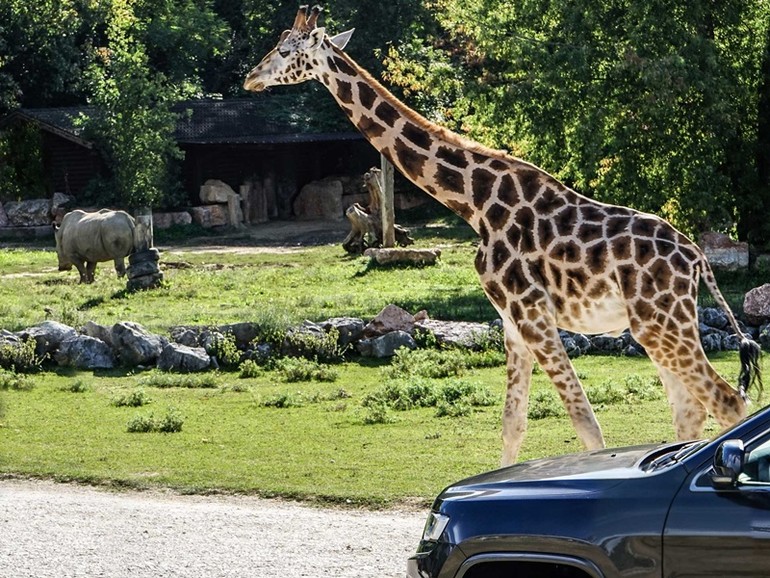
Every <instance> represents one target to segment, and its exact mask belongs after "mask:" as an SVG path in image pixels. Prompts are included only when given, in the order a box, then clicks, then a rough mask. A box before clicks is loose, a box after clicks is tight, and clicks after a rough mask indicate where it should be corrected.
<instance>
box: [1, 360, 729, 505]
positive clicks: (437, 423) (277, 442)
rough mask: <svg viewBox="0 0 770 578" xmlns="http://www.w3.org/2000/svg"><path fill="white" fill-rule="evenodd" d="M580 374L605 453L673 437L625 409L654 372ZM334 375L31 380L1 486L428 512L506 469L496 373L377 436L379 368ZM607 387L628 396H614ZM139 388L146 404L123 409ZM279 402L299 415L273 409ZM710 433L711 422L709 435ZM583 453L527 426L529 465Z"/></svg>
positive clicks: (16, 416) (13, 426)
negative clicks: (371, 415) (478, 393)
mask: <svg viewBox="0 0 770 578" xmlns="http://www.w3.org/2000/svg"><path fill="white" fill-rule="evenodd" d="M715 364H716V366H717V368H718V370H720V371H721V372H722V373H723V374H724V375H727V376H732V375H733V374H734V373H735V372H736V370H737V364H738V361H737V356H736V355H735V354H722V355H720V356H718V357H717V358H715ZM576 366H577V369H578V371H579V372H580V374H581V376H582V377H583V381H584V383H585V385H586V388H587V389H591V388H594V387H597V386H600V387H601V388H604V395H605V399H609V400H610V401H608V402H607V403H599V404H596V409H597V415H598V418H599V420H600V422H601V424H602V427H603V429H604V433H605V437H606V440H607V443H608V444H609V445H628V444H639V443H648V442H659V441H664V440H672V439H673V428H672V426H671V416H670V412H669V410H668V406H667V402H666V400H665V399H664V398H663V396H657V397H656V396H654V395H643V396H640V397H639V398H631V399H627V394H628V390H629V385H628V384H629V383H631V385H632V386H633V384H634V383H642V382H650V381H651V380H652V378H653V377H654V372H653V369H652V366H651V364H650V363H649V361H647V360H646V359H630V358H621V357H613V358H607V357H584V358H580V359H578V360H576ZM336 369H337V372H338V378H337V380H336V381H335V382H333V383H327V382H317V381H313V382H303V383H287V382H286V381H285V380H284V379H283V378H282V377H281V375H280V374H279V373H277V372H274V371H265V372H263V373H262V374H261V375H260V376H258V377H256V378H241V377H240V376H239V374H238V373H237V372H233V373H215V374H212V375H213V376H214V378H215V380H216V383H214V384H212V383H210V382H209V381H207V382H206V386H205V387H197V388H195V387H191V386H190V385H189V383H187V382H179V384H178V386H176V387H169V386H168V383H166V382H161V381H156V382H155V383H157V384H158V385H157V386H154V385H153V382H154V380H153V379H147V376H148V375H152V373H154V372H151V373H150V374H147V373H145V374H137V375H132V374H127V375H126V374H122V373H120V372H108V373H106V374H100V375H93V374H91V373H88V372H60V373H55V372H43V373H39V374H34V375H31V376H28V378H29V379H30V380H32V382H33V384H34V387H32V388H26V389H19V390H17V389H7V390H5V391H2V392H0V396H2V397H1V398H0V407H4V415H2V416H0V443H2V448H3V451H2V452H0V474H14V475H29V476H43V477H52V478H56V479H62V480H78V481H84V482H90V483H109V484H114V485H118V486H130V487H146V486H158V485H160V486H168V487H173V488H177V489H179V490H181V491H188V492H210V491H226V492H246V493H255V494H260V495H265V496H286V497H295V498H301V499H305V500H321V501H330V502H339V503H346V502H352V503H355V504H365V505H369V506H376V505H383V504H388V503H398V502H401V501H404V500H409V501H412V500H414V499H417V500H419V501H421V502H423V503H427V502H428V501H429V500H430V499H431V498H432V497H433V496H434V495H435V494H436V492H438V491H439V490H440V489H441V488H442V487H443V486H445V485H446V484H448V483H450V482H452V481H455V480H457V479H458V478H461V477H464V476H467V475H471V474H475V473H478V472H480V471H483V470H486V469H489V468H494V467H496V466H497V465H498V463H499V456H500V450H501V443H500V413H501V408H502V397H503V391H504V373H505V372H504V369H503V368H502V367H496V368H482V369H473V370H468V371H467V372H466V373H465V374H464V376H463V378H462V379H463V380H467V381H469V382H472V383H474V384H478V386H479V387H481V388H488V389H489V391H490V392H491V393H492V394H493V395H494V396H496V397H497V401H496V403H494V404H493V405H491V406H488V407H487V406H474V407H472V411H471V412H470V414H469V415H467V416H462V417H437V412H436V408H435V407H425V408H420V407H417V408H415V409H409V410H407V411H395V410H388V411H389V413H388V415H389V417H390V418H391V419H389V420H388V423H381V424H374V425H367V424H366V421H367V420H366V417H367V408H365V407H363V405H362V402H363V400H364V399H365V398H366V396H367V395H368V394H371V393H373V392H376V391H377V390H378V389H379V388H381V386H382V384H383V383H384V381H385V380H386V379H387V377H386V376H385V372H384V371H383V370H384V367H383V366H381V365H380V364H375V363H363V362H362V363H346V364H343V365H340V366H336ZM619 376H622V377H619ZM626 376H634V377H631V378H629V377H626ZM423 379H424V378H423ZM73 381H75V382H79V383H81V384H83V387H82V388H79V389H82V391H81V392H80V393H78V394H77V395H73V394H72V393H71V392H70V391H68V388H67V384H71V383H73ZM434 383H435V384H436V386H440V385H441V384H443V383H446V380H436V381H435V382H434ZM608 383H610V384H613V387H614V386H615V385H617V387H618V388H619V389H620V390H621V391H622V392H624V395H622V396H610V398H607V397H606V388H607V384H608ZM212 385H214V386H215V387H212ZM140 387H141V390H142V391H144V392H145V393H146V397H147V398H148V399H149V400H150V401H149V403H148V404H146V405H143V406H142V407H132V406H121V405H116V403H115V400H116V399H121V398H125V396H127V395H128V394H130V393H132V392H135V391H137V388H140ZM632 389H633V388H632ZM343 392H344V393H343ZM551 392H552V386H551V385H550V383H549V382H548V381H547V379H546V377H545V376H544V375H543V374H542V373H540V374H536V375H535V376H534V381H533V394H532V395H533V399H534V398H536V397H538V396H539V395H543V394H548V393H551ZM620 397H623V399H620ZM278 398H282V399H283V400H284V401H286V400H294V401H298V403H275V400H276V399H278ZM169 414H172V415H175V416H177V418H178V419H179V420H181V421H183V424H184V426H183V427H182V428H181V431H178V432H175V433H135V432H129V431H128V429H127V426H128V424H129V422H130V421H131V420H136V419H137V418H142V417H147V416H153V419H155V420H156V421H159V420H163V419H164V416H167V415H169ZM180 425H181V424H180ZM716 431H717V429H716V427H715V425H714V424H713V423H710V426H709V433H715V432H716ZM580 449H581V446H580V443H579V442H578V440H577V439H576V437H575V433H574V430H573V429H572V427H571V425H570V423H569V419H568V418H567V417H566V416H565V415H563V414H562V415H560V416H558V417H547V418H544V419H531V420H530V426H529V432H528V435H527V438H526V441H525V443H524V446H523V448H522V455H521V458H522V459H529V458H535V457H540V456H546V455H555V454H562V453H568V452H575V451H580Z"/></svg>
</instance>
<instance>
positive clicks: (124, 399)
mask: <svg viewBox="0 0 770 578" xmlns="http://www.w3.org/2000/svg"><path fill="white" fill-rule="evenodd" d="M150 402H151V399H150V396H149V395H147V393H146V392H145V391H144V390H143V389H135V390H134V391H132V392H130V393H126V394H124V395H121V396H118V397H116V398H114V399H113V400H112V402H111V403H112V405H113V406H115V407H142V406H144V405H147V404H148V403H150Z"/></svg>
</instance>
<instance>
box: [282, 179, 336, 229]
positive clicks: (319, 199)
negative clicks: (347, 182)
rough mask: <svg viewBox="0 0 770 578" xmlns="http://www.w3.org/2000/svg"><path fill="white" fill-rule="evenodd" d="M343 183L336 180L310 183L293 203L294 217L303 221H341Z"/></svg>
mask: <svg viewBox="0 0 770 578" xmlns="http://www.w3.org/2000/svg"><path fill="white" fill-rule="evenodd" d="M342 193H343V189H342V183H341V182H340V181H339V180H337V179H334V178H329V179H324V180H321V181H314V182H312V183H308V184H307V185H305V186H304V187H302V189H301V190H300V192H299V194H298V195H297V197H296V198H295V199H294V202H293V203H292V208H293V209H294V215H295V216H296V217H297V219H299V220H301V221H307V220H323V221H341V220H342V219H343V218H344V211H343V209H342Z"/></svg>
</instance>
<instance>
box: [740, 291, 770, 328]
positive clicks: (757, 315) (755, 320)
mask: <svg viewBox="0 0 770 578" xmlns="http://www.w3.org/2000/svg"><path fill="white" fill-rule="evenodd" d="M743 313H744V315H745V316H746V320H747V321H748V322H749V323H751V324H752V325H762V324H764V323H767V322H768V321H770V283H765V284H764V285H761V286H759V287H755V288H754V289H752V290H751V291H749V292H748V293H746V296H745V297H744V298H743Z"/></svg>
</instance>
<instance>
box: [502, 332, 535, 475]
mask: <svg viewBox="0 0 770 578" xmlns="http://www.w3.org/2000/svg"><path fill="white" fill-rule="evenodd" d="M505 360H506V370H507V376H508V378H507V387H506V391H505V405H504V406H503V434H502V435H503V456H502V459H501V462H500V463H501V465H502V466H509V465H511V464H513V463H514V462H516V458H517V457H518V455H519V449H520V448H521V444H522V442H523V441H524V435H525V434H526V432H527V409H528V406H529V386H530V382H531V380H532V362H533V357H532V354H531V353H530V351H529V350H528V349H527V347H526V345H525V344H524V342H523V341H522V339H521V335H519V332H518V331H517V330H516V328H515V327H513V326H512V325H510V324H506V328H505Z"/></svg>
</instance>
